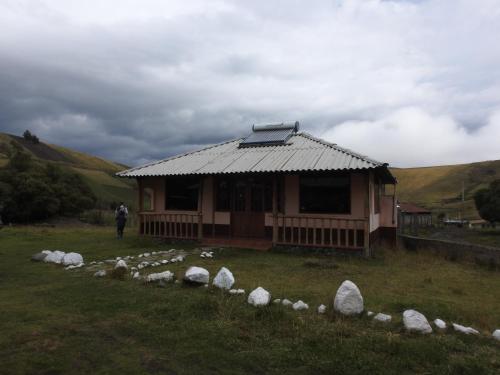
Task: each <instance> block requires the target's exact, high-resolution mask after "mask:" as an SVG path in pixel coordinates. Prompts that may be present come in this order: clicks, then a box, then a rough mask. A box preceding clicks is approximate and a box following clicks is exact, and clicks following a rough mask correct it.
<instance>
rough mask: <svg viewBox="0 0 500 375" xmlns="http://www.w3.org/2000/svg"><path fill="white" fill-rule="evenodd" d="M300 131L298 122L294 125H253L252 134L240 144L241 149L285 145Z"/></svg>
mask: <svg viewBox="0 0 500 375" xmlns="http://www.w3.org/2000/svg"><path fill="white" fill-rule="evenodd" d="M298 130H299V123H298V121H297V122H295V123H293V124H284V123H282V124H270V125H253V126H252V133H251V134H250V135H249V136H248V137H246V138H245V139H243V141H241V142H240V147H255V146H272V145H280V144H284V143H285V142H286V141H287V140H288V139H289V138H290V137H291V136H292V134H294V133H296V132H297V131H298Z"/></svg>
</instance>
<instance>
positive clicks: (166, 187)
mask: <svg viewBox="0 0 500 375" xmlns="http://www.w3.org/2000/svg"><path fill="white" fill-rule="evenodd" d="M175 180H178V181H179V180H185V181H188V180H192V181H193V183H195V181H196V185H197V187H196V196H195V201H196V204H195V205H194V207H193V208H172V207H170V206H169V202H171V199H169V185H171V184H172V181H175ZM188 185H189V183H186V184H185V185H184V187H187V186H188ZM199 192H200V181H199V179H198V178H197V177H196V176H169V177H167V178H165V203H164V206H165V211H189V212H197V211H198V206H199Z"/></svg>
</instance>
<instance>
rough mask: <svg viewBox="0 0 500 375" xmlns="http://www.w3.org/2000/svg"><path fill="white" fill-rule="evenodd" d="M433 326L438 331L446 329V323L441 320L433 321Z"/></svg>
mask: <svg viewBox="0 0 500 375" xmlns="http://www.w3.org/2000/svg"><path fill="white" fill-rule="evenodd" d="M434 325H435V326H436V327H437V328H439V329H446V323H445V321H444V320H441V319H434Z"/></svg>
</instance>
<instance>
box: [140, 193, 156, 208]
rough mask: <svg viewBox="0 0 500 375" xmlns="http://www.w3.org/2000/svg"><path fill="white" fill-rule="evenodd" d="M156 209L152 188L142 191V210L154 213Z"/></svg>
mask: <svg viewBox="0 0 500 375" xmlns="http://www.w3.org/2000/svg"><path fill="white" fill-rule="evenodd" d="M154 207H155V204H154V190H153V189H151V188H144V189H143V190H142V209H143V210H144V211H153V210H154Z"/></svg>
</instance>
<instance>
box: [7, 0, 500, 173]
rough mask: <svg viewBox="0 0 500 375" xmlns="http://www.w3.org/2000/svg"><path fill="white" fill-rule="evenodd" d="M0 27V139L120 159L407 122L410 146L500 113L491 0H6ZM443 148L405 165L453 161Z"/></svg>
mask: <svg viewBox="0 0 500 375" xmlns="http://www.w3.org/2000/svg"><path fill="white" fill-rule="evenodd" d="M0 24H1V25H2V31H3V32H2V33H0V130H2V131H7V132H12V133H16V134H20V133H22V132H23V131H24V130H25V129H30V130H31V131H33V132H34V133H35V134H37V135H38V136H39V137H41V138H42V139H44V140H47V141H49V142H51V143H60V144H62V145H65V146H68V147H75V148H77V149H79V150H81V151H86V152H91V153H94V154H96V155H99V156H103V157H106V158H109V159H112V160H116V161H120V162H123V163H126V164H129V165H137V164H139V163H141V162H143V161H145V160H153V159H160V158H164V157H167V156H169V155H172V154H175V153H178V152H184V151H187V150H190V149H195V148H197V147H201V146H203V145H205V144H210V143H215V142H219V141H223V140H225V139H228V138H234V137H237V136H243V135H245V134H247V133H248V132H249V130H250V126H251V125H252V124H253V123H261V122H275V121H295V120H298V121H300V122H301V124H302V128H303V129H304V130H306V131H308V132H310V133H313V134H317V135H320V134H323V133H325V132H327V134H336V132H339V131H340V130H336V129H337V128H338V127H339V128H341V129H345V123H346V122H349V123H365V122H366V123H367V124H371V125H370V126H375V127H376V126H379V125H378V124H379V123H381V122H383V121H384V120H386V119H388V118H391V116H396V114H399V115H400V116H401V113H406V120H407V121H410V122H412V123H413V124H415V125H414V133H415V134H413V136H414V137H417V136H419V134H420V135H421V134H426V133H427V131H428V129H426V128H425V125H421V124H423V123H424V122H426V123H427V122H436V121H437V122H439V123H440V124H441V122H443V123H446V124H448V122H449V123H450V124H454V125H455V127H453V126H451V125H449V124H448V125H446V126H445V125H442V126H443V128H442V129H443V130H442V131H443V132H444V131H447V130H450V131H451V130H452V129H455V130H457V129H458V131H459V132H464V134H468V135H472V134H476V133H479V132H480V130H479V131H478V130H477V129H479V128H481V126H483V127H485V126H487V125H484V124H489V122H491V119H492V118H494V116H495V115H494V114H495V113H496V112H495V111H496V110H497V109H498V108H500V103H499V101H500V100H499V98H500V72H499V70H498V66H500V49H499V48H497V44H498V41H497V36H498V35H499V34H500V3H499V2H498V1H497V0H481V1H474V2H472V1H466V0H457V1H453V2H450V1H445V0H427V1H378V0H349V1H344V0H335V1H333V0H324V1H315V2H314V3H310V2H306V1H285V0H279V1H273V2H269V1H264V0H256V1H252V2H244V1H224V0H217V1H211V2H206V1H202V0H193V1H190V2H185V1H181V0H172V1H168V2H167V1H160V0H147V1H144V2H141V4H140V6H139V5H137V2H135V1H128V0H127V1H125V0H124V1H112V0H102V1H85V2H81V1H76V0H51V1H48V0H45V1H38V2H35V3H33V2H31V1H23V0H18V1H12V0H6V1H3V2H2V3H1V4H0ZM412 107H413V108H417V109H418V110H413V111H409V110H408V108H412ZM411 116H417V117H415V118H412V117H411ZM422 116H424V117H425V116H429V117H430V119H426V121H422ZM427 120H429V121H427ZM367 126H368V125H367ZM351 128H352V129H353V131H354V129H355V127H354V126H353V127H351ZM394 131H397V129H395V130H394ZM416 133H418V134H416ZM372 134H375V133H372ZM398 134H400V135H402V136H403V135H406V133H404V134H403V133H402V132H399V133H398V132H396V133H390V132H389V131H387V132H386V136H387V137H389V136H390V137H392V138H393V139H394V140H395V141H394V143H393V144H391V145H390V146H389V147H388V149H387V154H384V155H382V156H384V157H383V159H386V160H389V161H393V163H402V162H401V161H400V160H399V159H398V158H399V157H400V152H399V151H400V150H399V149H397V148H395V147H393V145H394V144H397V143H400V142H404V141H405V140H404V139H402V140H399V141H397V142H396V137H397V135H398ZM449 136H450V142H452V140H451V138H453V136H452V135H449ZM443 137H444V135H443ZM346 139H348V138H346ZM383 141H384V140H383V139H380V140H378V142H383ZM339 143H340V141H339ZM450 145H451V143H450ZM353 147H354V146H353ZM365 147H368V145H366V144H364V143H360V144H359V147H356V149H357V151H359V152H361V153H367V154H370V153H371V152H370V150H371V149H370V148H369V147H368V148H365ZM447 147H451V146H446V145H445V146H442V147H441V150H442V152H439V149H438V148H436V151H435V152H433V153H432V158H431V157H430V156H429V157H425V158H423V159H422V161H421V162H419V160H418V159H415V160H414V161H411V162H412V163H413V162H415V163H416V164H421V163H424V162H425V163H428V162H431V163H435V164H442V163H444V162H460V161H462V160H463V158H462V156H461V155H460V153H458V152H454V153H453V154H451V153H444V151H445V150H446V149H447ZM477 147H479V146H477ZM450 155H453V157H451V156H450ZM471 155H475V156H477V157H478V158H488V159H492V158H494V157H497V154H496V153H495V152H494V151H491V152H489V153H486V152H484V151H483V150H482V148H481V147H479V149H478V150H475V152H472V153H471ZM375 156H377V155H375V154H374V155H373V157H375ZM429 160H430V161H429Z"/></svg>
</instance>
